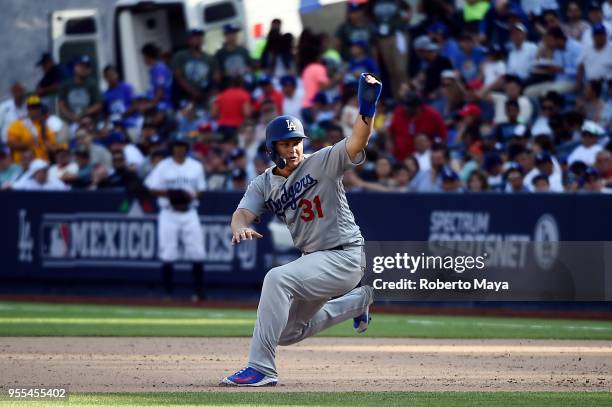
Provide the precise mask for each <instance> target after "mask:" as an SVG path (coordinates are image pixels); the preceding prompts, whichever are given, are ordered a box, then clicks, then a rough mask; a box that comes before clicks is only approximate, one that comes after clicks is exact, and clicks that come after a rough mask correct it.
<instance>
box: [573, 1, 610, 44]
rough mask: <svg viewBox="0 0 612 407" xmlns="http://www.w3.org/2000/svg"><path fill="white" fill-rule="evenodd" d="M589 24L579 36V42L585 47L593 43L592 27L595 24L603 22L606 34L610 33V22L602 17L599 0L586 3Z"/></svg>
mask: <svg viewBox="0 0 612 407" xmlns="http://www.w3.org/2000/svg"><path fill="white" fill-rule="evenodd" d="M587 11H588V13H587V14H588V17H589V24H590V25H591V26H590V27H589V28H587V29H586V30H584V32H583V33H582V37H581V38H580V42H581V43H582V45H583V46H585V47H587V46H589V45H592V44H593V40H594V33H593V28H594V27H595V25H597V24H603V26H604V27H605V30H606V31H607V34H608V35H610V34H612V23H611V22H610V21H606V20H605V19H604V13H603V8H602V6H601V2H600V1H599V0H592V1H590V2H589V3H588V5H587Z"/></svg>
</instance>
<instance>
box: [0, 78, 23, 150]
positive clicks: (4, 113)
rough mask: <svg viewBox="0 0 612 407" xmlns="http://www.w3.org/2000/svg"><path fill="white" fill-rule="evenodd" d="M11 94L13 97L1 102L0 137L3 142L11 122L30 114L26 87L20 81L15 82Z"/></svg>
mask: <svg viewBox="0 0 612 407" xmlns="http://www.w3.org/2000/svg"><path fill="white" fill-rule="evenodd" d="M11 94H12V95H13V97H12V98H11V99H8V100H5V101H4V102H2V103H1V104H0V138H1V141H2V142H3V143H6V140H7V130H8V127H9V126H10V125H11V123H13V122H14V121H16V120H19V119H22V118H25V117H26V116H27V115H28V108H27V106H26V103H25V100H26V98H25V94H26V90H25V87H24V86H23V85H22V84H21V83H20V82H15V83H13V86H11Z"/></svg>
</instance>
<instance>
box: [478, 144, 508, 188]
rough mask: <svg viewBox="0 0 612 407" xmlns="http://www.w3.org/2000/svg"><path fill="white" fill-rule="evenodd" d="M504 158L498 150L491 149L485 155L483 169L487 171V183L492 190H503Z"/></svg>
mask: <svg viewBox="0 0 612 407" xmlns="http://www.w3.org/2000/svg"><path fill="white" fill-rule="evenodd" d="M503 165H504V160H503V157H502V156H501V154H500V153H499V152H498V151H489V152H487V153H486V154H485V155H484V161H483V165H482V166H483V169H484V170H485V171H486V173H487V184H489V188H490V189H491V190H492V191H497V192H501V191H502V190H503V187H504V172H503V171H504V170H503Z"/></svg>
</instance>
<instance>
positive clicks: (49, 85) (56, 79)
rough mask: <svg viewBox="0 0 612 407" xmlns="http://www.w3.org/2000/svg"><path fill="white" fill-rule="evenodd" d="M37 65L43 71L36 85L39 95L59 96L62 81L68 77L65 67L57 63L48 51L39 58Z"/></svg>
mask: <svg viewBox="0 0 612 407" xmlns="http://www.w3.org/2000/svg"><path fill="white" fill-rule="evenodd" d="M36 66H37V67H40V68H41V69H42V71H43V77H42V78H41V79H40V80H39V81H38V84H37V85H36V93H37V94H38V96H40V97H41V98H47V97H53V96H57V94H58V92H59V90H60V87H61V85H62V82H64V80H66V78H67V77H68V75H67V74H66V72H65V70H64V69H63V67H62V66H60V65H58V64H56V63H55V62H54V61H53V57H52V56H51V54H50V53H48V52H44V53H43V54H42V55H41V56H40V58H38V61H37V62H36Z"/></svg>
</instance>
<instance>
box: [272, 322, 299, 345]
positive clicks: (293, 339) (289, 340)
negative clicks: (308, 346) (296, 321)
mask: <svg viewBox="0 0 612 407" xmlns="http://www.w3.org/2000/svg"><path fill="white" fill-rule="evenodd" d="M304 329H305V327H299V328H296V329H293V330H292V331H291V332H284V333H283V335H281V337H280V338H279V340H278V344H279V345H280V346H289V345H293V344H296V343H298V342H300V341H301V340H302V339H304Z"/></svg>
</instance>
